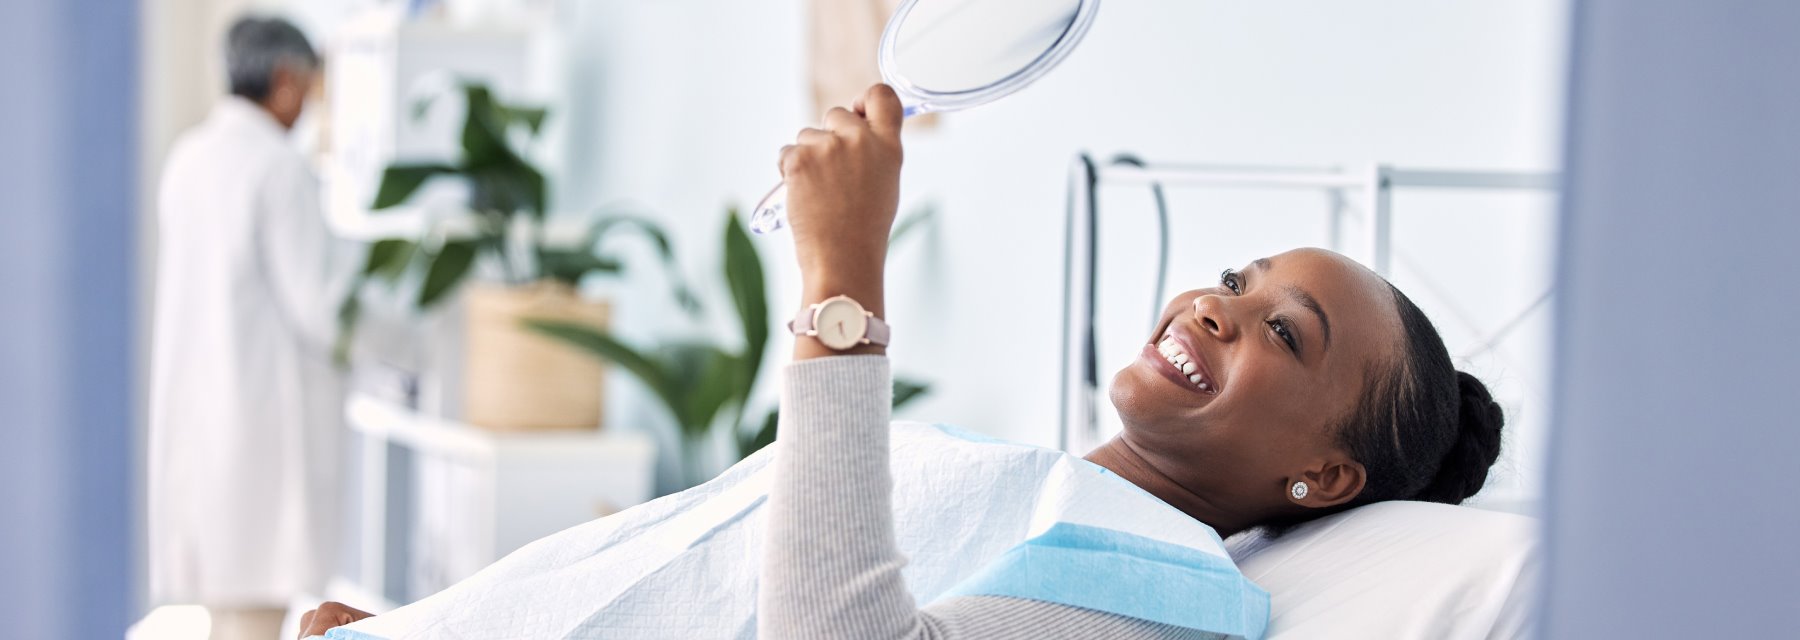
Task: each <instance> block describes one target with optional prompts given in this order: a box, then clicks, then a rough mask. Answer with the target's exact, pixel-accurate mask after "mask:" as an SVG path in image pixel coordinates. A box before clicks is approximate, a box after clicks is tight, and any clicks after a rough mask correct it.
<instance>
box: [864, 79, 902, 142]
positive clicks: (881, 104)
mask: <svg viewBox="0 0 1800 640" xmlns="http://www.w3.org/2000/svg"><path fill="white" fill-rule="evenodd" d="M861 102H862V103H863V107H864V111H865V113H867V114H868V122H869V129H870V130H872V131H874V132H875V133H877V134H881V135H882V136H884V137H887V138H889V139H891V140H899V139H900V121H901V120H903V119H905V117H906V115H905V108H904V107H902V106H900V96H899V95H897V94H895V93H894V88H893V87H890V86H887V85H885V84H878V85H875V86H872V87H869V90H868V91H866V92H864V93H863V97H862V99H861Z"/></svg>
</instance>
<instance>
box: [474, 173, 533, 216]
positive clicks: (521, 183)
mask: <svg viewBox="0 0 1800 640" xmlns="http://www.w3.org/2000/svg"><path fill="white" fill-rule="evenodd" d="M468 175H469V181H470V184H471V186H472V187H473V189H474V193H473V194H471V196H470V198H469V200H470V204H469V206H470V208H472V209H475V210H477V211H491V212H498V213H503V214H506V215H509V216H510V215H512V214H514V213H517V212H519V211H528V212H530V213H531V214H532V215H533V216H535V217H537V218H539V219H542V218H543V215H544V210H545V206H544V204H545V203H544V196H545V191H546V187H545V181H544V174H542V173H539V172H538V170H537V169H536V168H534V167H532V166H531V165H530V164H527V163H525V162H524V161H522V160H517V159H513V160H507V161H505V162H500V163H494V164H488V165H484V166H480V167H471V168H470V169H469V170H468Z"/></svg>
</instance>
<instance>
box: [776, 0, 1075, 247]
mask: <svg viewBox="0 0 1800 640" xmlns="http://www.w3.org/2000/svg"><path fill="white" fill-rule="evenodd" d="M1099 9H1100V0H906V1H905V2H903V3H901V4H900V7H899V8H898V9H896V10H894V16H893V17H892V18H889V19H888V24H887V30H886V31H884V32H883V33H882V35H881V51H880V54H879V58H878V62H879V64H880V65H881V79H882V80H883V81H884V82H886V83H887V84H888V85H889V86H892V87H893V88H894V92H895V93H897V94H899V95H900V102H901V103H902V104H904V105H905V107H906V112H905V113H906V115H907V117H911V116H915V115H919V114H921V113H930V112H934V111H955V110H958V109H967V108H969V107H973V106H976V105H980V104H986V103H988V102H992V101H994V100H998V99H1000V98H1001V97H1004V96H1006V95H1008V94H1011V93H1012V92H1014V91H1018V90H1020V89H1023V88H1025V85H1028V84H1031V83H1032V81H1035V80H1037V79H1038V78H1039V77H1041V76H1043V75H1044V74H1046V73H1049V72H1050V70H1051V69H1052V68H1055V67H1056V64H1057V63H1058V62H1062V60H1063V58H1065V57H1068V55H1069V52H1070V51H1073V50H1074V49H1075V44H1076V43H1078V42H1080V41H1081V37H1082V36H1083V35H1084V34H1086V33H1087V30H1088V26H1089V25H1091V24H1093V22H1094V13H1095V12H1097V11H1098V10H1099ZM786 224H787V185H786V184H780V185H776V186H775V189H774V190H772V191H770V192H769V195H767V196H764V197H763V199H762V202H760V203H757V205H756V210H755V211H753V212H751V214H750V230H751V231H755V232H757V233H768V232H771V231H774V230H777V229H780V228H782V227H783V226H784V225H786Z"/></svg>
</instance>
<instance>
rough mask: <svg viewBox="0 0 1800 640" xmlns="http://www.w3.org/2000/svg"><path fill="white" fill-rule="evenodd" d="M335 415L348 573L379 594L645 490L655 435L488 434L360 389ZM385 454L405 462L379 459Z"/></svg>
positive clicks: (472, 563)
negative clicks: (340, 437)
mask: <svg viewBox="0 0 1800 640" xmlns="http://www.w3.org/2000/svg"><path fill="white" fill-rule="evenodd" d="M347 413H348V418H349V424H350V427H351V429H352V430H353V431H354V432H356V433H357V434H359V435H360V436H361V439H362V447H361V449H362V453H361V455H362V463H361V468H360V473H359V476H360V483H359V484H360V490H359V492H358V493H359V494H360V498H359V502H360V504H359V505H357V508H358V509H359V516H358V517H357V518H355V520H357V521H358V538H359V539H358V541H357V544H358V547H359V550H358V552H357V556H358V558H359V562H358V563H357V564H358V567H359V568H358V571H357V575H356V576H354V577H353V581H354V583H355V587H356V590H357V591H359V592H361V593H363V594H366V595H375V594H379V595H380V596H381V597H382V598H384V599H385V600H387V601H389V602H393V603H402V604H403V603H404V602H405V601H407V600H412V599H416V598H418V597H423V596H425V595H429V594H431V593H434V592H436V591H438V590H440V589H442V588H443V587H446V586H449V585H450V584H453V583H455V582H456V581H458V580H461V579H463V578H465V577H468V576H469V575H470V574H473V573H474V572H475V571H478V570H480V569H481V568H482V567H485V566H487V565H489V564H491V563H493V562H494V561H495V560H498V559H500V558H501V557H503V556H505V555H506V554H508V553H511V552H512V551H513V550H515V549H518V548H519V547H521V546H524V545H525V544H527V543H529V542H531V541H533V540H537V539H538V538H542V537H544V536H546V535H550V534H552V533H556V532H558V531H561V530H563V529H567V528H569V527H572V526H575V525H578V524H581V523H584V522H587V521H589V520H593V519H594V518H597V517H601V516H604V515H607V514H609V513H612V512H614V511H617V510H620V509H624V508H627V507H630V506H632V505H636V504H639V503H641V502H644V501H646V500H649V499H650V498H651V497H652V495H651V492H652V481H653V475H654V474H653V467H654V464H655V457H656V456H655V445H654V444H653V443H652V441H651V439H650V438H649V437H648V436H645V435H644V434H637V433H619V432H617V431H616V430H605V431H555V432H526V433H498V432H493V431H487V430H484V429H479V428H476V427H472V426H469V425H465V424H461V423H457V422H452V421H447V420H442V419H438V418H434V417H430V416H424V415H420V414H417V413H414V412H412V411H409V410H407V409H405V408H402V407H400V406H397V405H395V404H392V403H389V402H386V401H382V400H377V399H374V398H372V397H369V396H356V397H353V398H352V399H351V400H350V402H349V405H348V408H347ZM390 445H391V446H390ZM395 453H403V455H394V454H395ZM397 459H398V460H406V461H407V462H406V466H408V467H410V471H411V472H410V473H395V472H394V471H395V470H393V469H390V463H391V462H392V461H394V460H397Z"/></svg>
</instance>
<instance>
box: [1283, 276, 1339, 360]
mask: <svg viewBox="0 0 1800 640" xmlns="http://www.w3.org/2000/svg"><path fill="white" fill-rule="evenodd" d="M1282 293H1285V294H1287V297H1289V298H1292V299H1293V300H1294V302H1298V303H1300V306H1302V307H1306V308H1307V309H1310V310H1312V312H1313V315H1316V316H1318V317H1319V326H1320V327H1323V328H1324V333H1325V349H1330V348H1331V317H1330V316H1327V315H1325V308H1324V307H1321V306H1319V301H1318V299H1316V298H1314V297H1312V294H1310V293H1307V292H1306V290H1305V289H1301V288H1300V287H1298V286H1296V285H1291V284H1290V285H1287V286H1286V287H1283V288H1282Z"/></svg>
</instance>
